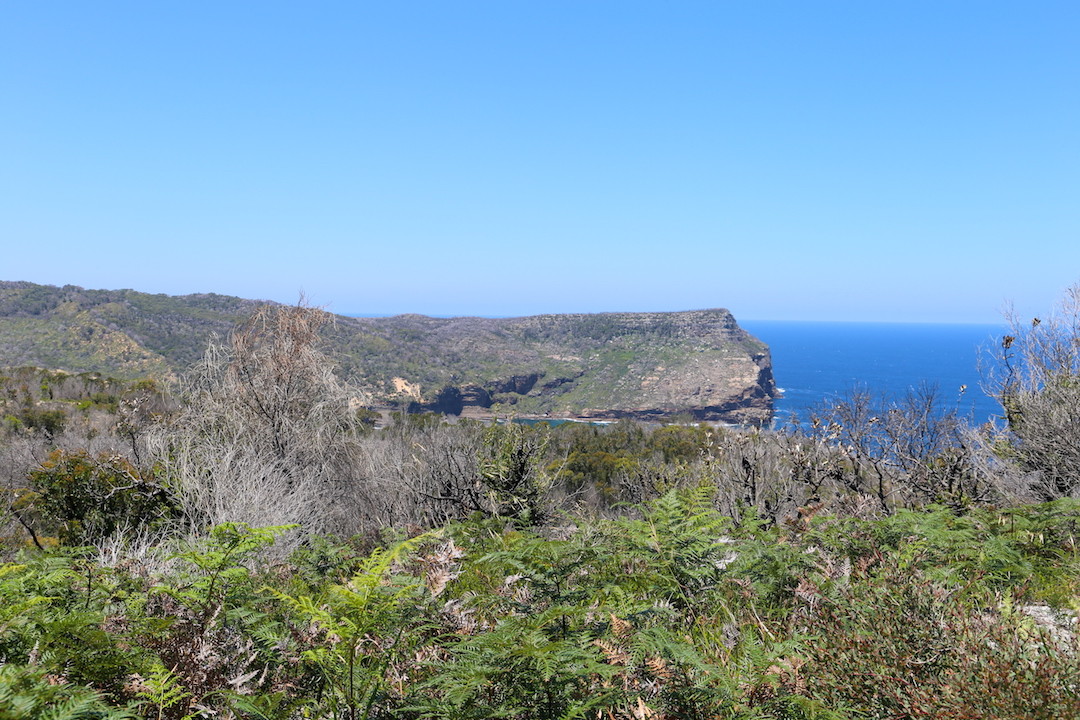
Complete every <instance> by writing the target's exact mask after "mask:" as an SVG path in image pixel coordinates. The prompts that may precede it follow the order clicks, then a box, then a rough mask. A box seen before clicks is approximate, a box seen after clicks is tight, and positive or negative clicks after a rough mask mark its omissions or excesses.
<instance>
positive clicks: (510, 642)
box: [0, 486, 1080, 720]
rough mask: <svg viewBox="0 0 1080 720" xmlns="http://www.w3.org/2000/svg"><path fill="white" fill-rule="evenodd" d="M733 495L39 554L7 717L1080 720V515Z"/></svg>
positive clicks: (1070, 506)
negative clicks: (611, 509)
mask: <svg viewBox="0 0 1080 720" xmlns="http://www.w3.org/2000/svg"><path fill="white" fill-rule="evenodd" d="M712 492H713V490H712V489H711V488H709V487H707V486H702V487H700V488H698V489H696V490H693V491H684V492H679V493H676V492H671V493H668V494H665V495H664V496H662V497H661V498H659V499H658V500H656V501H655V502H653V503H650V504H649V505H647V506H645V507H643V508H641V509H640V513H639V514H638V517H636V518H622V519H616V520H600V521H595V522H591V523H587V524H586V523H581V524H579V525H578V526H576V527H566V528H563V529H562V530H560V531H558V532H557V533H556V532H555V531H548V532H547V533H546V534H545V535H540V534H537V533H535V532H532V531H527V530H522V529H515V528H514V527H513V526H512V525H510V524H507V523H506V522H505V521H503V520H499V519H491V518H487V519H485V518H482V517H478V518H476V519H474V520H471V521H468V522H465V523H458V524H453V525H449V526H446V527H444V528H442V529H440V530H438V531H436V532H431V533H427V534H423V535H419V536H416V537H413V538H411V539H406V540H396V541H394V540H390V541H387V542H385V543H381V544H379V545H377V546H375V547H373V548H372V547H368V548H367V549H363V548H361V547H359V546H357V545H353V544H348V543H335V542H329V541H325V540H319V541H311V542H309V543H307V544H305V545H304V546H302V547H301V548H300V549H299V550H297V551H296V552H295V553H294V555H293V556H292V558H291V559H290V560H289V561H288V562H285V563H281V562H274V561H273V560H272V558H273V555H272V554H267V553H266V552H265V550H266V548H268V547H269V546H270V544H271V543H273V542H274V539H275V537H279V536H281V535H282V534H283V533H288V532H290V530H289V528H268V529H265V530H263V529H252V528H248V527H246V526H243V525H236V524H230V525H223V526H220V527H218V528H216V529H215V530H214V531H213V532H212V533H211V535H210V537H209V538H208V539H206V540H203V541H200V542H198V543H195V544H194V545H189V546H186V547H182V548H176V549H174V550H172V551H171V552H167V551H166V549H165V548H164V547H161V548H157V549H156V550H153V551H151V552H149V553H147V554H144V555H142V556H136V555H129V556H127V557H125V558H124V559H123V560H122V561H121V562H119V563H113V564H111V565H106V564H102V563H101V562H99V561H98V560H99V559H97V558H94V557H92V556H89V555H87V554H86V552H84V551H80V550H55V551H51V552H40V551H35V552H32V553H31V552H27V553H26V554H25V556H24V557H23V558H21V560H20V562H18V563H9V564H6V565H4V566H3V567H2V568H0V662H2V667H0V717H57V718H61V717H64V718H66V717H71V718H106V717H123V716H125V715H129V716H136V717H153V718H162V719H173V718H175V719H177V720H179V719H182V718H204V717H205V718H209V717H218V718H221V717H232V718H347V719H349V720H353V719H354V718H389V717H395V718H454V719H459V718H460V719H463V718H496V717H502V718H574V717H581V718H585V717H589V718H594V717H605V718H732V719H735V718H739V719H749V718H882V719H885V718H890V719H893V718H917V717H945V718H963V717H981V718H1061V717H1076V716H1080V695H1078V688H1080V657H1078V656H1077V644H1076V640H1075V638H1074V635H1073V628H1072V625H1071V624H1070V620H1071V618H1073V617H1074V615H1073V612H1074V610H1075V608H1074V605H1073V603H1074V602H1075V598H1076V596H1077V593H1078V591H1080V587H1078V577H1080V576H1078V574H1077V563H1078V560H1080V558H1078V556H1077V551H1076V547H1075V541H1074V539H1075V535H1076V530H1077V522H1078V521H1080V503H1077V502H1076V501H1071V500H1059V501H1056V502H1054V503H1050V504H1044V505H1035V506H1028V507H1024V508H1017V509H1010V510H980V511H973V512H970V513H967V514H963V515H958V514H956V513H955V512H953V511H952V510H949V509H945V508H937V509H935V508H931V509H929V510H927V511H923V512H910V511H909V512H901V513H898V514H896V515H894V516H892V517H889V518H885V519H881V520H855V519H842V518H837V517H834V516H822V515H817V516H815V515H814V513H813V511H812V510H811V509H808V510H807V512H805V513H804V514H803V516H802V517H801V518H800V519H799V520H798V521H796V522H792V523H789V524H787V525H786V526H777V525H773V524H767V523H764V522H762V521H761V520H760V519H758V517H757V515H756V514H755V513H753V512H752V511H747V512H746V513H744V514H742V515H740V516H739V517H734V518H732V517H726V516H723V515H721V514H719V513H717V512H716V511H715V510H713V509H712V508H711V497H710V496H711V494H712ZM1055 618H1056V621H1055ZM49 713H51V715H50V714H49Z"/></svg>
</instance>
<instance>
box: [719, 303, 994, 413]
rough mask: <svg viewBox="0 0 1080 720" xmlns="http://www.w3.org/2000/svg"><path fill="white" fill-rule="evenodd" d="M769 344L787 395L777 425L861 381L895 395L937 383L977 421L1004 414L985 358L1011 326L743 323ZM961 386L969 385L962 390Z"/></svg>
mask: <svg viewBox="0 0 1080 720" xmlns="http://www.w3.org/2000/svg"><path fill="white" fill-rule="evenodd" d="M739 324H740V325H741V326H742V327H743V328H745V329H746V330H748V331H749V332H750V333H751V334H753V335H754V336H755V337H757V338H758V339H760V340H762V341H763V342H765V343H766V344H768V345H769V347H770V349H771V351H772V360H773V374H774V376H775V378H776V384H777V386H778V387H779V388H782V389H783V396H782V397H780V398H778V399H777V401H776V425H777V426H779V425H782V424H784V423H786V422H789V421H791V420H792V419H796V420H797V421H799V422H806V421H807V420H808V419H809V417H810V414H811V411H812V410H813V409H814V408H815V407H817V406H820V405H822V404H823V403H825V402H827V401H830V400H834V399H836V398H838V397H842V396H843V395H844V394H846V393H848V392H850V391H851V390H852V389H853V388H855V387H857V386H861V387H865V388H867V389H869V390H870V391H871V392H873V393H875V394H883V395H886V396H888V397H892V398H898V397H901V396H903V395H905V394H907V393H908V392H909V391H911V390H912V389H915V388H918V387H919V386H920V385H922V384H928V385H931V386H934V387H936V388H937V390H938V395H939V398H940V401H941V404H942V407H944V408H949V409H956V410H957V412H958V413H959V414H960V415H962V416H964V417H966V418H967V419H968V420H969V421H970V422H971V423H973V424H976V425H978V424H982V423H985V422H988V421H990V420H991V419H993V418H995V417H997V416H999V415H1000V412H1001V408H1000V406H999V405H998V404H997V402H996V401H994V400H993V399H992V398H990V397H988V396H987V395H986V394H985V392H984V391H983V389H982V383H983V378H982V375H981V372H980V360H981V361H982V363H983V364H984V365H985V364H986V363H988V362H990V361H991V356H990V350H991V349H992V348H995V347H997V345H998V343H1000V341H1001V337H1002V335H1003V334H1005V331H1006V328H1005V327H1004V326H999V325H974V324H972V325H958V324H955V325H954V324H929V323H926V324H922V323H862V322H784V321H745V322H742V321H741V322H740V323H739ZM961 387H965V388H966V389H965V390H964V391H963V392H961Z"/></svg>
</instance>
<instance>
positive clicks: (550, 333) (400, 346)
mask: <svg viewBox="0 0 1080 720" xmlns="http://www.w3.org/2000/svg"><path fill="white" fill-rule="evenodd" d="M339 331H342V332H343V335H353V337H354V338H356V339H354V340H353V341H352V342H349V341H347V340H346V338H345V337H342V341H344V342H345V343H346V344H347V345H350V346H352V347H353V348H359V349H360V351H359V356H358V357H357V361H358V369H359V368H364V369H366V370H367V372H364V376H365V378H366V380H367V382H368V383H369V387H370V389H371V390H372V391H373V393H374V394H375V395H376V396H377V397H382V398H384V399H385V400H386V401H388V402H392V401H394V399H395V398H394V393H393V392H392V391H391V392H386V388H385V387H383V386H382V383H381V378H382V377H386V375H387V373H392V374H393V375H396V376H400V377H402V378H405V379H406V380H408V381H409V383H410V386H411V387H413V388H416V387H419V388H421V390H420V394H421V397H420V398H419V399H416V398H415V397H414V398H412V399H411V400H410V403H409V404H410V407H412V408H413V409H414V410H434V411H438V412H445V413H451V414H471V415H480V416H483V415H485V414H517V415H531V416H537V417H581V418H596V419H602V418H636V419H643V420H663V419H667V418H671V417H673V416H676V415H690V416H692V417H694V418H696V419H699V420H709V421H720V422H733V423H740V424H763V423H768V422H769V421H770V420H771V418H772V401H773V396H774V395H775V390H776V388H775V384H774V382H773V377H772V364H771V360H770V357H769V350H768V348H767V347H766V346H765V345H764V344H763V343H761V342H760V341H758V340H757V339H755V338H753V337H752V336H750V335H749V334H748V333H747V332H746V331H744V330H743V329H742V328H740V327H739V326H738V324H737V323H736V322H735V319H734V317H732V315H731V313H730V312H728V311H727V310H719V309H718V310H697V311H690V312H676V313H603V314H594V315H539V316H534V317H524V318H507V319H489V318H446V319H441V318H426V317H420V316H400V317H396V318H363V319H360V318H356V319H352V320H350V321H349V322H348V326H347V328H340V327H339ZM365 347H370V348H373V349H374V348H379V349H380V350H381V351H380V352H378V354H377V355H376V353H374V352H371V353H370V354H369V353H367V352H365V351H364V350H363V348H365ZM391 361H392V364H393V367H392V368H391V367H390V365H389V364H388V363H391ZM380 365H383V366H385V369H382V370H377V372H376V373H374V374H373V373H372V372H371V370H372V369H373V368H379V366H380ZM403 399H404V398H398V400H399V401H400V400H403Z"/></svg>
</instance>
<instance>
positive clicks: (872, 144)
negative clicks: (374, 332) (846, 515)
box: [0, 0, 1080, 322]
mask: <svg viewBox="0 0 1080 720" xmlns="http://www.w3.org/2000/svg"><path fill="white" fill-rule="evenodd" d="M1077 37H1080V3H1076V2H1075V1H1071V2H1057V3H1055V2H1037V1H1036V2H1026V3H1017V2H1009V3H996V2H974V1H972V2H942V1H940V0H939V1H936V2H892V3H887V2H865V1H863V0H860V1H859V2H769V1H768V0H760V1H758V0H755V2H722V1H720V0H713V1H711V2H700V3H696V2H676V3H658V2H640V3H637V2H629V1H625V0H624V1H621V2H601V1H595V2H592V1H583V0H575V1H574V2H560V1H557V0H545V1H544V2H495V1H494V0H491V1H490V2H470V1H468V0H459V1H455V2H431V3H418V2H406V1H402V2H394V3H364V2H341V3H337V2H333V3H332V2H312V3H278V2H260V3H238V2H164V1H163V2H154V3H146V2H110V1H108V0H103V1H102V2H95V3H87V2H47V3H39V2H11V3H4V4H3V5H0V243H2V245H0V247H2V250H0V279H9V280H31V281H34V282H40V283H50V284H66V283H71V284H75V285H81V286H84V287H92V288H121V287H131V288H135V289H139V290H145V291H149V292H164V293H169V294H183V293H190V292H218V293H224V294H231V295H241V296H245V297H257V298H265V299H273V300H280V301H284V302H293V301H295V300H296V298H297V296H298V293H299V292H300V291H303V292H305V293H306V294H307V295H308V297H309V298H310V299H311V300H312V301H313V302H315V303H317V304H322V305H326V306H328V308H329V309H331V310H333V311H335V312H341V313H357V314H361V313H367V314H390V313H398V312H420V313H426V314H433V315H457V314H475V315H520V314H532V313H543V312H592V311H606V310H680V309H690V308H700V307H727V308H730V309H731V310H732V311H733V312H734V313H735V315H736V317H738V318H744V319H787V320H883V321H934V322H993V321H995V320H997V319H998V318H999V317H1000V311H1001V309H1002V307H1003V305H1004V303H1006V302H1007V301H1012V302H1014V303H1015V305H1016V307H1017V309H1018V310H1019V311H1020V312H1021V314H1028V313H1041V312H1044V311H1045V309H1046V308H1047V307H1048V306H1049V305H1050V304H1052V303H1053V302H1054V301H1055V300H1056V298H1058V297H1059V296H1060V295H1061V293H1062V291H1063V289H1064V288H1065V287H1067V286H1069V285H1071V284H1073V283H1075V282H1077V281H1080V43H1078V42H1077V40H1076V39H1077Z"/></svg>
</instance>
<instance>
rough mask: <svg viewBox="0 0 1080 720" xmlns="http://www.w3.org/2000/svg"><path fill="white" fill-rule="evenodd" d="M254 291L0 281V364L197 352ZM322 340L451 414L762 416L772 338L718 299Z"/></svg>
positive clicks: (93, 362)
mask: <svg viewBox="0 0 1080 720" xmlns="http://www.w3.org/2000/svg"><path fill="white" fill-rule="evenodd" d="M258 304H259V301H254V300H244V299H241V298H235V297H228V296H223V295H215V294H200V295H185V296H179V297H170V296H166V295H150V294H147V293H140V292H136V291H134V290H115V291H112V290H84V289H82V288H79V287H75V286H72V285H66V286H64V287H62V288H58V287H53V286H43V285H35V284H33V283H27V282H0V366H19V365H38V366H42V367H48V368H54V369H63V370H67V371H70V372H87V371H94V372H101V373H105V374H108V375H113V376H116V377H120V378H136V377H142V376H146V375H152V374H157V375H166V374H169V373H172V372H177V371H181V370H183V369H184V368H186V367H188V366H189V365H190V364H191V363H193V362H194V361H195V360H197V359H198V358H199V357H200V355H201V354H202V352H203V350H204V349H205V347H206V342H207V340H208V338H209V337H210V335H211V334H212V333H217V334H219V335H222V336H224V335H227V333H228V332H229V331H230V330H231V329H232V328H233V327H234V326H235V324H236V323H237V322H239V321H240V320H242V319H243V318H244V317H245V316H246V315H248V314H249V313H250V312H251V311H252V310H253V309H254V308H255V307H256V306H257V305H258ZM324 335H325V340H326V344H327V351H328V352H329V354H330V355H331V356H332V357H333V358H334V360H335V362H337V363H338V365H339V367H340V369H341V371H342V372H343V374H345V375H346V376H350V377H352V378H354V379H355V380H356V381H357V382H358V383H359V385H360V386H361V387H363V388H364V389H365V390H366V391H367V392H368V393H370V398H371V400H372V401H373V403H374V404H376V405H397V406H403V405H407V406H409V407H411V408H412V409H429V410H436V411H440V412H447V413H452V414H460V413H466V414H490V413H507V414H509V413H514V414H519V415H536V416H552V417H592V418H619V417H631V418H640V419H652V418H656V419H659V418H664V417H670V416H672V415H676V414H687V413H688V414H690V415H692V416H694V417H696V418H698V419H703V420H720V421H727V422H743V423H764V422H767V421H768V420H769V419H770V418H771V415H772V398H773V394H774V392H775V386H774V384H773V378H772V366H771V361H770V357H769V351H768V347H767V346H766V345H765V344H764V343H762V342H760V341H758V340H757V339H755V338H753V337H752V336H750V335H749V334H748V333H746V331H744V330H742V329H741V328H740V327H739V326H738V324H737V323H736V322H735V319H734V317H732V315H731V313H730V312H728V311H727V310H721V309H714V310H696V311H689V312H678V313H603V314H591V315H539V316H534V317H524V318H502V319H494V318H431V317H425V316H421V315H400V316H396V317H389V318H348V317H340V316H339V317H337V319H336V322H335V323H333V324H331V325H330V326H329V327H328V329H327V330H326V331H325V333H324Z"/></svg>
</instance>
